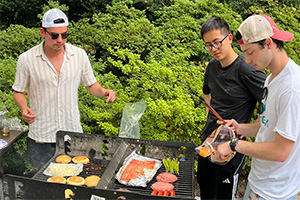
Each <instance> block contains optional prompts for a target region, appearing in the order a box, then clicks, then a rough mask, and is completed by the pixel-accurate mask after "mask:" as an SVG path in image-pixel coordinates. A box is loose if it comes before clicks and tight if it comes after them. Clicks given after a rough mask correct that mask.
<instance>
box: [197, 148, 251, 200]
mask: <svg viewBox="0 0 300 200" xmlns="http://www.w3.org/2000/svg"><path fill="white" fill-rule="evenodd" d="M244 159H245V156H244V155H243V154H240V153H237V154H236V155H235V156H234V157H233V158H232V159H231V160H230V161H229V162H228V163H227V164H225V165H218V164H215V163H212V162H210V161H209V160H208V158H203V157H201V156H199V159H198V173H197V179H198V183H199V186H200V196H201V200H205V199H233V198H234V196H235V194H236V190H237V185H238V176H239V173H240V172H241V170H242V165H243V162H244Z"/></svg>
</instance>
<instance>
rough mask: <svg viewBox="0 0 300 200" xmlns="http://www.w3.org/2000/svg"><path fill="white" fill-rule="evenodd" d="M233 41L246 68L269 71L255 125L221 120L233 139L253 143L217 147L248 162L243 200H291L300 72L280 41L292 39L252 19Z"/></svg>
mask: <svg viewBox="0 0 300 200" xmlns="http://www.w3.org/2000/svg"><path fill="white" fill-rule="evenodd" d="M236 38H237V40H238V43H239V44H240V47H241V50H242V51H243V52H244V53H245V58H246V62H248V63H250V64H252V65H253V66H254V67H255V68H256V69H259V70H262V69H265V68H266V67H267V68H268V69H269V70H270V71H271V74H270V75H269V76H268V77H267V79H266V81H265V85H264V92H263V95H262V99H261V106H260V108H261V109H260V110H261V113H260V114H261V115H260V122H257V123H252V124H239V123H237V122H236V121H235V120H226V122H227V125H228V126H231V127H232V128H233V129H234V130H235V131H236V132H237V133H238V134H240V135H243V136H254V137H256V140H255V142H248V141H243V140H238V139H234V140H232V141H231V142H228V143H224V144H222V145H219V147H218V152H217V154H218V156H219V157H220V158H221V159H224V158H225V157H226V156H227V155H229V154H230V153H231V152H232V151H237V152H240V153H243V154H246V155H248V156H251V157H252V165H251V171H250V174H249V177H248V185H247V189H246V192H245V196H244V199H252V200H253V199H268V200H272V199H276V200H282V199H285V200H294V199H296V197H297V195H298V193H299V191H300V167H299V166H300V156H299V155H300V109H299V105H300V90H299V88H300V67H299V66H298V65H297V64H296V63H295V62H294V61H293V60H292V59H290V58H289V57H288V56H287V54H286V52H285V50H284V48H283V47H284V46H283V41H291V40H292V39H293V34H292V33H289V32H285V31H282V30H280V29H279V28H278V27H277V26H276V24H275V23H274V21H273V20H272V19H271V18H270V17H268V16H266V15H253V16H251V17H249V18H247V19H246V20H245V21H244V22H243V23H242V24H241V25H240V27H239V29H238V31H237V33H236Z"/></svg>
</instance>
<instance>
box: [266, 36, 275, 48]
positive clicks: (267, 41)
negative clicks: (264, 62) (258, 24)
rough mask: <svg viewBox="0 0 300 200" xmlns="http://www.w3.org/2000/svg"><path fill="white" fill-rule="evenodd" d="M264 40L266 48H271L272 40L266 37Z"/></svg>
mask: <svg viewBox="0 0 300 200" xmlns="http://www.w3.org/2000/svg"><path fill="white" fill-rule="evenodd" d="M265 41H266V46H267V48H268V49H271V48H272V46H273V45H274V42H273V40H272V39H271V38H266V40H265Z"/></svg>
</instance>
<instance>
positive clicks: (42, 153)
mask: <svg viewBox="0 0 300 200" xmlns="http://www.w3.org/2000/svg"><path fill="white" fill-rule="evenodd" d="M55 145H56V144H55V143H37V142H35V141H34V140H32V139H31V138H29V137H28V138H27V151H28V155H29V158H30V162H31V164H32V166H33V167H35V168H37V169H41V168H42V167H43V166H44V165H45V164H46V163H47V162H48V161H49V160H50V159H51V158H52V157H53V156H54V153H55Z"/></svg>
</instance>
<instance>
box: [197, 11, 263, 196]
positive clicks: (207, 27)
mask: <svg viewBox="0 0 300 200" xmlns="http://www.w3.org/2000/svg"><path fill="white" fill-rule="evenodd" d="M201 36H202V38H203V40H204V42H205V46H204V49H205V50H207V51H208V52H209V53H210V54H211V55H212V57H213V59H212V60H211V61H210V62H209V64H208V66H207V68H206V72H205V76H204V83H203V94H204V99H205V101H206V102H207V103H208V104H210V105H211V106H212V107H213V108H214V109H215V110H216V111H217V112H218V113H219V114H220V115H221V117H222V118H225V119H228V118H229V119H231V118H234V119H237V121H239V122H250V120H251V117H252V114H253V111H254V109H255V106H256V103H257V101H259V99H260V97H261V93H262V89H263V83H264V80H265V78H266V75H265V74H264V73H263V72H262V71H258V70H256V69H255V68H254V67H253V66H251V65H249V64H247V63H245V60H244V57H243V56H242V55H238V54H237V53H235V52H234V50H233V49H232V46H231V44H232V41H233V36H232V34H231V33H230V29H229V26H228V24H227V23H226V21H225V20H223V19H221V18H219V17H211V18H209V19H208V20H206V21H205V22H204V23H203V25H202V28H201ZM218 126H219V125H218V124H217V118H216V117H215V116H214V114H213V113H211V112H209V110H208V109H207V121H206V124H205V127H204V129H203V138H202V139H203V141H204V140H205V139H206V138H207V136H209V135H210V134H211V133H212V132H213V131H214V130H215V129H216V128H217V127H218ZM243 161H244V155H243V154H239V153H238V154H236V155H235V157H234V158H233V159H232V160H231V161H230V162H228V163H227V164H225V165H218V164H215V163H212V162H210V161H209V160H208V158H203V157H199V159H198V173H197V178H198V182H199V186H200V193H201V199H235V194H236V190H237V182H238V176H239V173H240V171H241V169H242V164H243Z"/></svg>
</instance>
